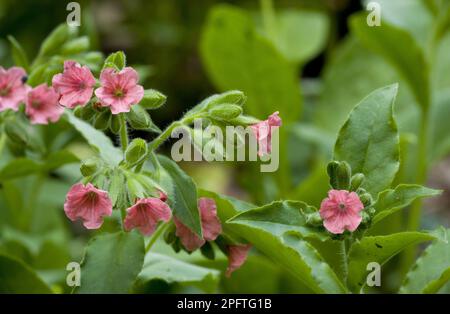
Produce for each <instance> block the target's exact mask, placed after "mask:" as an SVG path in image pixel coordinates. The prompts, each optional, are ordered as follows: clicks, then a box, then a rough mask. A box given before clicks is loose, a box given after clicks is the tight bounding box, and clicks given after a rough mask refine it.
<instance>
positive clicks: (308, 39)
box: [274, 10, 329, 63]
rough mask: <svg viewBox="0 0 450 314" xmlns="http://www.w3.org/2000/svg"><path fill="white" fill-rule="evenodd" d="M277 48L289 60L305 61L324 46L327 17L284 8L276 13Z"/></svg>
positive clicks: (321, 14)
mask: <svg viewBox="0 0 450 314" xmlns="http://www.w3.org/2000/svg"><path fill="white" fill-rule="evenodd" d="M277 22H278V23H277V34H276V35H277V36H276V38H275V39H274V40H275V44H276V45H277V47H278V49H280V51H281V52H282V53H283V55H284V56H285V57H286V58H287V59H288V60H289V61H291V62H295V63H306V62H307V61H309V60H311V59H312V58H314V57H315V56H316V55H317V54H319V53H320V51H321V50H322V49H323V48H324V47H325V44H326V40H327V37H328V29H329V21H328V17H327V16H326V15H325V14H323V13H320V12H313V11H310V12H308V11H298V10H286V11H282V12H280V13H279V14H277Z"/></svg>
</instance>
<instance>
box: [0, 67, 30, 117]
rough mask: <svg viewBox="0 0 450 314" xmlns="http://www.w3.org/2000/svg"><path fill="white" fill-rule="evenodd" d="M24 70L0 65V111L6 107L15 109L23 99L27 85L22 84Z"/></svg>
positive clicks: (24, 75)
mask: <svg viewBox="0 0 450 314" xmlns="http://www.w3.org/2000/svg"><path fill="white" fill-rule="evenodd" d="M24 77H26V73H25V70H24V69H22V68H19V67H12V68H10V69H8V70H5V69H4V68H3V67H1V66H0V112H1V111H3V110H6V109H12V110H14V111H17V110H18V109H19V104H20V103H21V102H23V101H25V97H26V95H27V92H28V86H26V85H25V84H24V80H23V78H24Z"/></svg>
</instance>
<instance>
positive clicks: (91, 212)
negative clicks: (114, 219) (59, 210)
mask: <svg viewBox="0 0 450 314" xmlns="http://www.w3.org/2000/svg"><path fill="white" fill-rule="evenodd" d="M64 212H65V213H66V215H67V217H69V219H70V220H72V221H75V220H77V219H78V218H80V219H81V220H83V225H84V226H85V227H86V228H87V229H98V228H100V226H101V225H102V224H103V216H111V214H112V203H111V200H110V199H109V197H108V193H107V192H106V191H103V190H99V189H97V188H96V187H95V186H93V185H92V184H91V183H88V184H87V185H86V186H84V185H83V184H82V183H78V184H75V185H74V186H72V188H71V189H70V190H69V192H68V193H67V197H66V202H65V203H64Z"/></svg>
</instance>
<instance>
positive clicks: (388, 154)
mask: <svg viewBox="0 0 450 314" xmlns="http://www.w3.org/2000/svg"><path fill="white" fill-rule="evenodd" d="M396 95H397V85H390V86H386V87H383V88H380V89H377V90H375V91H374V92H372V93H371V94H370V95H369V96H367V97H366V98H364V99H363V100H362V101H361V102H360V103H359V104H358V105H357V106H356V107H355V108H354V109H353V111H352V112H351V113H350V116H349V118H348V120H347V122H345V124H344V126H343V127H342V128H341V130H340V132H339V135H338V138H337V141H336V145H335V148H334V158H335V159H336V160H345V161H347V162H348V163H349V164H350V165H351V167H352V171H353V172H354V173H357V172H361V173H363V174H364V175H365V176H366V180H365V183H364V188H366V189H367V190H368V191H369V192H371V193H372V194H373V195H376V194H377V193H378V192H380V191H382V190H384V189H386V188H388V187H389V186H390V184H391V182H392V180H393V179H394V177H395V174H396V173H397V171H398V168H399V164H400V162H399V136H398V131H397V125H396V122H395V120H394V117H393V105H394V100H395V96H396ZM381 161H382V162H381Z"/></svg>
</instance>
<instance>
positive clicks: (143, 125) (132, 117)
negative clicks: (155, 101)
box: [127, 105, 153, 130]
mask: <svg viewBox="0 0 450 314" xmlns="http://www.w3.org/2000/svg"><path fill="white" fill-rule="evenodd" d="M127 120H128V122H129V123H130V125H131V127H132V128H133V129H136V130H145V129H148V128H150V127H151V125H152V124H153V123H152V119H151V118H150V115H149V114H148V112H147V111H146V110H145V109H144V108H142V107H141V106H139V105H134V106H132V107H131V110H130V112H129V113H128V114H127Z"/></svg>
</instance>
